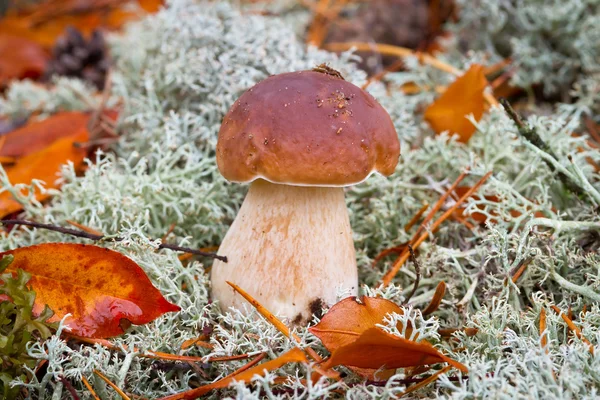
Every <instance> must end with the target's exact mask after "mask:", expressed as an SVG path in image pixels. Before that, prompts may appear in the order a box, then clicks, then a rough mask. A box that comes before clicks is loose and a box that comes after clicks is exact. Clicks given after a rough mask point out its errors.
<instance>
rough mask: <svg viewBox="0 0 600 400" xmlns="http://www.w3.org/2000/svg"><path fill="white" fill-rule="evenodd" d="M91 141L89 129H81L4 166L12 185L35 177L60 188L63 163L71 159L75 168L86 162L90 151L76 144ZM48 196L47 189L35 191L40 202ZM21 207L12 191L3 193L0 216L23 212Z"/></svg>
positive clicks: (27, 182) (1, 193)
mask: <svg viewBox="0 0 600 400" xmlns="http://www.w3.org/2000/svg"><path fill="white" fill-rule="evenodd" d="M88 140H89V134H88V132H87V130H82V131H80V132H79V133H78V134H77V135H73V136H69V137H64V138H62V139H59V140H56V141H55V142H54V143H52V144H51V145H50V146H48V147H47V148H45V149H43V150H41V151H38V152H36V153H32V154H29V155H27V156H25V157H22V158H20V159H18V160H17V161H16V163H15V164H14V165H12V166H10V167H7V168H5V170H6V174H7V176H8V179H9V181H10V182H11V184H13V185H15V184H18V183H24V184H30V183H31V181H32V180H33V179H39V180H42V181H44V182H45V183H46V185H45V187H46V189H56V188H58V187H59V184H58V182H57V179H58V173H59V172H60V168H61V166H62V165H63V164H66V163H67V162H68V161H71V162H72V163H73V164H74V165H75V168H76V169H79V168H80V167H81V166H82V165H83V160H84V158H85V156H86V153H87V151H86V149H82V148H77V147H75V146H74V143H76V142H87V141H88ZM27 192H28V189H23V191H22V193H23V194H27ZM48 197H50V194H49V193H48V192H44V193H42V192H38V191H36V193H35V198H36V199H37V200H38V201H43V200H45V199H47V198H48ZM22 208H23V207H22V205H21V203H19V202H18V201H17V200H15V198H14V197H13V196H12V194H11V193H9V192H0V218H4V217H5V216H7V215H9V214H12V213H14V212H17V211H20V210H21V209H22Z"/></svg>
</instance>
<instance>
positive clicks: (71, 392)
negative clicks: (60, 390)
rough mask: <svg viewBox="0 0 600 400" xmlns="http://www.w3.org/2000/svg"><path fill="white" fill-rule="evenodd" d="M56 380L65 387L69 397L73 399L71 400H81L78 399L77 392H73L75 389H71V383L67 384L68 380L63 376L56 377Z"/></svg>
mask: <svg viewBox="0 0 600 400" xmlns="http://www.w3.org/2000/svg"><path fill="white" fill-rule="evenodd" d="M58 380H59V381H60V382H61V383H62V384H63V385H65V387H66V388H67V390H68V391H69V394H70V395H71V397H72V398H73V400H81V399H80V398H79V396H78V395H77V391H76V390H75V388H74V387H73V385H71V382H69V380H68V379H65V377H64V376H60V377H58Z"/></svg>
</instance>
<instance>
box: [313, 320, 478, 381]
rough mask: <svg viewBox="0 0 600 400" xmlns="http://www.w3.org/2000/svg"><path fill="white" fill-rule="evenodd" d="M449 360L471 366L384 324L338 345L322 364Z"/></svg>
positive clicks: (404, 364)
mask: <svg viewBox="0 0 600 400" xmlns="http://www.w3.org/2000/svg"><path fill="white" fill-rule="evenodd" d="M441 362H447V363H448V364H450V365H452V366H453V367H455V368H457V369H459V370H461V371H462V372H468V369H467V367H465V366H464V365H463V364H461V363H459V362H458V361H455V360H453V359H451V358H449V357H446V356H445V355H443V354H442V353H440V352H439V351H437V349H436V348H435V347H433V346H432V345H431V344H429V343H427V342H415V341H412V340H408V339H404V338H401V337H399V336H396V335H392V334H391V333H387V332H385V331H383V330H382V329H381V328H376V327H373V328H371V329H367V330H366V331H365V332H363V334H362V335H360V336H359V337H358V339H356V340H355V341H354V342H352V343H350V344H347V345H345V346H341V347H338V348H337V349H336V350H334V351H333V352H332V353H331V357H329V358H328V359H327V360H325V361H324V362H323V364H321V366H322V367H323V368H325V369H329V368H332V367H335V366H337V365H346V366H352V367H359V368H372V369H377V368H382V367H385V368H388V369H389V368H406V367H416V366H420V365H429V364H437V363H441Z"/></svg>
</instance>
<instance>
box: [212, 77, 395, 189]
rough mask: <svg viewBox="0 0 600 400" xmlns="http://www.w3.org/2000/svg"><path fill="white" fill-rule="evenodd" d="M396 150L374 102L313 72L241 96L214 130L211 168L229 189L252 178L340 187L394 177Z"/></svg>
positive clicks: (262, 85) (261, 84)
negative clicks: (215, 138) (215, 168)
mask: <svg viewBox="0 0 600 400" xmlns="http://www.w3.org/2000/svg"><path fill="white" fill-rule="evenodd" d="M399 155H400V143H399V141H398V136H397V134H396V130H395V129H394V125H393V123H392V120H391V119H390V116H389V115H388V113H387V112H386V111H385V109H384V108H383V107H382V106H381V105H380V104H379V103H378V102H377V100H375V98H374V97H373V96H371V95H370V94H369V93H367V92H365V91H364V90H362V89H361V88H359V87H357V86H355V85H353V84H351V83H349V82H347V81H345V80H343V79H341V78H339V77H336V76H333V75H329V74H326V73H321V72H316V71H300V72H291V73H285V74H280V75H274V76H271V77H269V78H267V79H265V80H264V81H262V82H259V83H258V84H256V85H255V86H254V87H252V88H251V89H249V90H248V91H246V92H245V93H244V94H243V95H242V96H241V97H240V98H239V99H238V100H237V101H236V102H235V103H234V104H233V106H232V107H231V109H230V110H229V112H228V113H227V115H226V116H225V118H224V119H223V124H222V125H221V130H220V131H219V140H218V143H217V165H218V166H219V170H220V171H221V174H223V176H224V177H225V178H226V179H228V180H230V181H234V182H251V181H253V180H256V179H258V178H262V179H265V180H268V181H270V182H273V183H281V184H288V185H306V186H346V185H352V184H355V183H359V182H361V181H363V180H365V179H366V178H367V177H368V176H369V175H370V174H371V173H372V172H374V171H378V172H380V173H381V174H384V175H390V174H391V173H392V172H394V169H395V168H396V164H397V163H398V157H399Z"/></svg>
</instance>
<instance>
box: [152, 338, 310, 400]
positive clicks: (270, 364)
mask: <svg viewBox="0 0 600 400" xmlns="http://www.w3.org/2000/svg"><path fill="white" fill-rule="evenodd" d="M292 362H308V360H307V359H306V356H305V355H304V351H302V350H301V349H299V348H298V347H294V348H293V349H291V350H290V351H288V352H286V353H284V354H282V355H281V356H279V357H277V358H276V359H274V360H271V361H267V362H265V363H262V364H259V365H257V366H255V367H252V368H249V369H247V370H245V371H243V372H240V373H238V374H235V375H229V376H226V377H225V378H223V379H220V380H218V381H216V382H213V383H209V384H208V385H204V386H200V387H198V388H195V389H192V390H188V391H186V392H181V393H177V394H174V395H171V396H167V397H163V398H162V399H160V400H191V399H196V398H198V397H200V396H203V395H205V394H206V393H208V392H210V391H211V390H214V389H222V388H226V387H227V386H229V385H230V384H231V383H232V382H233V381H237V382H248V381H250V380H251V379H252V378H253V377H254V376H255V375H259V376H264V373H265V371H273V370H275V369H277V368H280V367H282V366H283V365H285V364H288V363H292Z"/></svg>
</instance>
